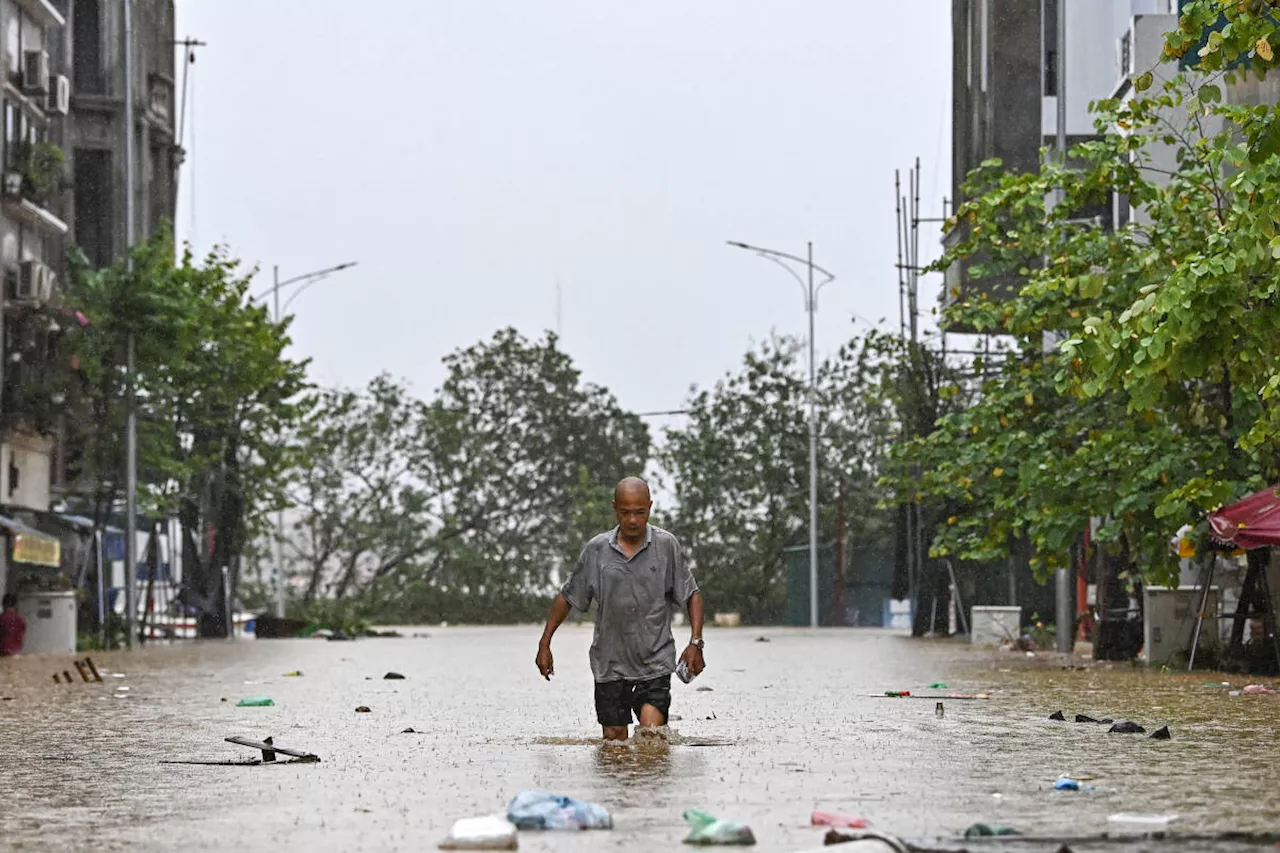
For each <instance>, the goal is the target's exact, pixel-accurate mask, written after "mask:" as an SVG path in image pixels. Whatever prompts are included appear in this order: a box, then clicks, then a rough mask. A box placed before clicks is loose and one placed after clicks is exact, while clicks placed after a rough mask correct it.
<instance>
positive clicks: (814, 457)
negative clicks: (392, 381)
mask: <svg viewBox="0 0 1280 853" xmlns="http://www.w3.org/2000/svg"><path fill="white" fill-rule="evenodd" d="M726 242H728V244H729V245H730V246H733V247H734V248H735V249H746V250H747V251H748V252H754V253H755V254H756V255H758V256H759V257H762V258H764V259H765V260H767V261H772V262H773V263H775V264H777V265H778V266H780V267H782V268H783V269H784V270H786V271H787V273H788V274H789V275H790V276H791V277H792V278H794V279H795V280H796V282H797V283H798V284H799V285H800V289H801V291H803V292H804V307H805V310H806V311H808V312H809V626H810V627H811V628H817V627H818V367H817V361H816V360H815V357H814V336H813V315H814V314H815V313H817V311H818V291H820V290H822V288H824V287H826V286H827V285H828V284H830V283H831V282H833V281H835V278H836V277H835V275H834V274H833V273H830V272H828V271H827V270H824V269H823V268H822V267H820V266H818V265H817V264H815V263H814V262H813V241H809V254H808V257H807V258H801V257H797V256H796V255H789V254H787V253H786V252H778V251H774V250H773V249H762V248H760V247H759V246H751V245H749V244H747V243H738V242H735V241H733V240H728V241H726ZM792 264H803V265H804V266H805V267H806V268H807V269H808V271H809V278H808V283H807V284H806V282H805V280H804V279H802V278H801V277H800V274H799V273H797V272H796V270H795V268H794V267H793V266H792ZM815 270H816V271H817V272H820V273H822V274H823V275H824V276H826V278H825V279H823V280H822V281H821V282H819V283H818V286H817V287H814V285H813V273H814V271H815Z"/></svg>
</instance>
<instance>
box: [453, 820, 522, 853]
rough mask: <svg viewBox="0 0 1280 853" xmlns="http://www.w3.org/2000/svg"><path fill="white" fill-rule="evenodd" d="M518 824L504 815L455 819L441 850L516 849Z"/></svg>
mask: <svg viewBox="0 0 1280 853" xmlns="http://www.w3.org/2000/svg"><path fill="white" fill-rule="evenodd" d="M518 845H519V840H518V836H517V835H516V826H515V824H513V823H512V822H511V821H509V820H507V819H506V818H505V817H503V816H502V815H488V816H486V817H468V818H463V819H462V820H459V821H455V822H454V824H453V829H451V830H449V837H448V838H446V839H445V840H444V841H441V842H440V849H441V850H515V849H516V847H517V846H518Z"/></svg>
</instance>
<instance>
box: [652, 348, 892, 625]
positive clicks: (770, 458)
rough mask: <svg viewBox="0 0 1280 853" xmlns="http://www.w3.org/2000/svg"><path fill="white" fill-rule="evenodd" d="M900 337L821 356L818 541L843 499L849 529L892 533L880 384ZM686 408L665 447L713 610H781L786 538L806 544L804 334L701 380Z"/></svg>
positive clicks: (864, 534) (875, 536)
mask: <svg viewBox="0 0 1280 853" xmlns="http://www.w3.org/2000/svg"><path fill="white" fill-rule="evenodd" d="M890 343H891V339H888V338H886V337H883V336H880V335H877V334H872V335H869V336H867V337H866V338H862V339H857V340H855V341H853V342H851V343H850V344H849V345H847V346H845V347H844V348H842V350H841V351H840V352H839V353H838V354H837V355H836V356H835V357H834V358H832V359H831V360H830V361H828V362H827V363H824V364H822V365H821V366H820V368H819V371H818V375H819V386H818V394H817V397H816V400H817V405H818V411H819V418H818V423H819V424H820V429H819V506H820V514H819V515H820V518H819V521H820V536H819V538H820V541H822V542H829V541H831V539H832V537H833V535H834V532H835V515H836V507H837V504H838V503H839V500H840V498H841V496H842V495H843V497H844V499H845V506H846V512H845V516H846V524H847V533H848V537H849V539H850V540H851V541H854V542H873V541H885V540H887V539H888V538H889V537H888V536H887V535H886V526H887V523H886V519H885V517H884V514H883V513H881V512H879V511H877V510H876V505H877V503H878V502H879V493H878V492H877V490H876V486H875V483H876V481H877V479H878V478H879V476H880V474H881V466H882V464H883V460H884V457H885V455H886V452H887V447H888V443H889V440H890V438H891V436H892V434H893V431H894V426H893V417H894V414H893V409H892V406H891V405H890V403H889V400H888V396H887V393H886V389H885V388H884V386H883V384H882V381H881V380H882V378H883V372H882V368H883V358H884V355H885V347H886V346H887V345H889V344H890ZM689 410H690V414H689V420H688V422H687V423H686V424H685V425H684V426H683V427H681V428H679V429H674V430H671V431H669V432H668V434H667V441H666V444H665V446H664V448H663V451H662V453H661V459H662V464H663V468H664V470H665V471H666V472H667V473H668V475H669V476H670V477H671V480H672V483H673V486H674V490H675V495H676V504H677V506H676V510H675V513H674V517H675V528H676V531H677V532H678V533H679V535H680V536H681V538H682V541H684V542H685V544H686V545H687V546H688V547H689V548H690V550H691V551H692V553H693V555H694V557H695V560H696V570H697V573H698V579H699V583H700V584H702V585H703V586H704V587H705V589H706V594H707V597H708V601H709V606H710V607H711V609H712V610H713V611H736V612H739V613H741V614H742V617H743V619H745V620H747V621H750V622H776V621H779V620H780V619H781V618H782V615H783V611H784V608H785V603H786V574H785V566H784V563H783V549H784V548H787V547H794V546H805V545H807V544H808V519H809V503H808V499H809V437H808V430H809V418H808V382H807V380H806V378H805V377H804V371H803V369H802V364H801V357H800V346H799V345H798V343H797V342H795V341H794V340H790V339H780V340H773V341H769V342H767V343H765V344H763V345H762V346H760V347H759V348H758V349H756V350H753V351H751V352H749V353H747V356H746V359H745V363H744V365H743V368H742V369H741V371H739V372H737V373H731V374H729V375H727V376H726V377H725V378H724V379H722V380H720V381H719V382H718V383H717V384H716V385H715V387H714V388H711V389H709V390H703V391H695V393H694V395H693V397H692V398H691V400H690V402H689Z"/></svg>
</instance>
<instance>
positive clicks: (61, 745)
mask: <svg viewBox="0 0 1280 853" xmlns="http://www.w3.org/2000/svg"><path fill="white" fill-rule="evenodd" d="M415 631H416V632H419V633H426V634H429V636H419V637H414V636H413V633H414V632H415ZM538 634H539V629H538V628H536V627H525V628H448V629H436V628H427V629H407V631H406V636H405V637H404V638H403V639H362V640H358V641H355V642H325V641H323V640H275V641H268V640H264V641H254V640H240V641H233V642H212V643H201V644H180V645H174V646H153V647H148V648H146V649H144V650H141V651H138V652H135V653H133V654H131V655H129V654H110V655H107V654H101V653H99V654H96V655H93V657H94V660H95V662H96V663H98V665H99V666H100V667H101V668H105V669H111V670H118V671H119V672H121V673H123V677H112V676H108V677H107V678H106V681H105V683H103V684H83V683H80V682H79V681H78V679H77V683H75V684H70V685H67V684H59V685H55V684H54V683H53V680H52V677H51V674H52V672H53V671H54V670H61V669H63V668H67V669H71V667H70V666H69V664H70V661H71V658H70V657H65V658H63V657H53V658H50V657H26V658H20V659H17V660H0V697H2V698H3V699H4V700H5V701H0V847H2V848H5V849H19V850H79V849H94V850H126V849H128V850H179V849H181V850H187V851H190V850H234V851H256V850H272V851H276V850H307V851H327V850H343V851H355V850H369V851H374V850H377V851H391V850H405V851H410V850H412V851H422V850H431V849H434V848H435V846H436V844H437V843H438V842H439V841H440V840H441V839H442V838H443V837H444V836H445V835H446V833H447V832H448V829H449V827H450V825H451V824H452V822H453V821H454V820H455V819H457V818H461V817H469V816H476V815H480V814H485V813H491V812H495V811H500V810H502V809H503V807H504V805H505V804H506V803H507V801H509V800H510V799H511V798H512V797H513V796H514V795H515V794H516V793H518V792H520V791H521V790H524V789H527V788H542V789H549V790H553V791H556V792H561V793H565V794H569V795H572V796H577V797H582V798H586V799H590V800H594V801H597V802H600V803H602V804H603V805H605V806H606V807H607V808H608V809H610V810H611V811H612V812H613V815H614V820H615V829H614V830H613V831H612V832H582V833H567V834H565V833H543V834H536V833H523V834H522V836H521V841H520V845H521V849H522V850H535V851H536V850H546V851H552V850H554V851H567V853H575V852H576V851H596V850H608V851H640V850H673V849H679V841H680V839H681V838H682V837H683V835H684V833H685V827H684V825H683V823H682V821H681V817H680V815H681V812H682V811H683V810H684V809H688V808H698V809H702V810H704V811H707V812H710V813H711V814H714V815H717V816H722V817H729V818H735V819H739V820H743V821H746V822H748V823H749V824H750V825H751V826H752V828H753V829H754V831H755V834H756V837H757V839H758V841H759V845H758V847H757V849H760V850H762V851H774V850H777V851H796V850H802V849H805V848H812V847H816V846H820V845H821V843H822V831H821V830H817V829H813V828H810V827H808V826H807V823H808V818H809V813H810V812H811V811H812V810H814V809H823V810H829V811H841V812H845V813H849V814H855V815H861V816H863V817H865V818H867V819H868V820H870V821H871V822H872V825H873V826H874V827H876V828H878V829H880V830H883V831H886V832H890V833H893V834H896V835H899V836H905V837H925V836H955V835H957V834H959V833H962V832H963V831H964V829H965V828H966V827H967V826H969V825H970V824H972V823H975V822H978V821H982V822H987V823H1000V824H1006V825H1010V826H1014V827H1017V828H1019V829H1021V830H1023V831H1024V832H1027V833H1034V834H1035V835H1038V836H1049V835H1060V836H1081V835H1097V834H1100V833H1102V832H1105V831H1106V823H1107V816H1108V815H1109V814H1112V813H1116V812H1146V813H1152V812H1162V813H1163V812H1176V813H1178V814H1180V815H1181V820H1180V822H1179V824H1178V825H1177V826H1178V827H1179V828H1180V829H1181V830H1182V831H1189V832H1217V831H1228V830H1248V831H1260V832H1265V831H1271V830H1275V829H1277V828H1280V794H1277V793H1276V792H1277V791H1278V790H1280V762H1278V761H1277V760H1276V743H1277V738H1276V736H1277V734H1278V733H1280V732H1278V729H1280V695H1273V696H1266V695H1262V696H1239V697H1230V696H1228V695H1227V688H1225V687H1221V686H1218V687H1209V686H1205V682H1206V681H1210V680H1214V679H1213V678H1212V677H1211V676H1208V675H1205V674H1203V673H1197V674H1195V675H1193V676H1186V675H1177V676H1171V675H1161V674H1159V673H1148V672H1145V671H1141V670H1137V669H1134V668H1132V667H1130V666H1128V665H1116V666H1114V667H1112V668H1106V667H1102V666H1099V667H1096V668H1086V669H1065V668H1064V667H1063V666H1062V665H1060V664H1057V665H1055V664H1050V663H1047V662H1044V661H1036V662H1029V661H1027V660H1026V659H1025V658H1024V657H1023V656H1021V655H1019V654H1015V653H1003V654H1001V653H996V652H992V651H977V650H972V649H970V648H969V647H967V646H964V645H961V644H958V643H953V642H929V641H920V640H910V639H908V638H905V637H902V636H900V635H896V634H892V633H889V632H885V631H877V630H865V629H864V630H828V631H821V632H817V633H811V632H809V631H804V630H781V629H770V630H760V629H745V628H744V629H734V630H728V629H709V630H708V633H707V651H706V656H707V660H708V665H709V668H708V670H707V671H706V672H705V673H704V674H703V675H702V676H701V677H699V678H698V679H697V680H695V681H694V682H693V683H692V684H691V685H683V684H681V683H679V682H678V681H677V682H675V683H674V684H673V688H672V690H673V694H674V700H673V706H672V713H673V714H674V715H679V716H680V717H681V719H679V720H675V721H673V722H672V724H671V725H672V728H674V729H675V730H676V731H677V732H679V733H680V735H681V736H682V737H683V738H685V739H687V740H688V741H689V742H687V743H683V744H677V745H673V746H670V747H669V748H665V749H661V748H659V749H653V748H646V749H643V750H638V749H627V748H617V747H603V746H601V745H600V744H599V742H598V741H595V740H594V737H595V736H596V735H598V733H599V729H598V728H597V727H596V724H595V719H594V712H593V708H592V701H591V681H590V674H589V671H588V667H587V646H588V643H589V641H590V627H589V626H573V625H566V626H565V627H564V628H562V629H561V631H560V633H559V635H558V636H557V637H556V642H555V646H554V649H555V654H556V667H557V672H558V675H557V676H556V677H555V679H554V680H553V681H552V682H551V683H549V684H548V683H546V682H544V681H543V680H542V679H541V678H539V677H538V674H537V671H536V669H535V668H534V664H533V658H534V653H535V651H536V643H537V638H538ZM759 636H764V637H767V638H768V639H769V640H770V642H757V641H756V638H757V637H759ZM294 670H301V672H302V676H301V677H284V673H286V672H291V671H294ZM72 671H73V673H74V670H72ZM387 671H395V672H399V673H403V674H404V675H405V676H406V679H405V680H403V681H388V680H384V679H383V678H382V676H383V675H384V674H385V673H386V672H387ZM1217 680H1219V681H1221V680H1230V681H1232V685H1233V686H1234V687H1237V688H1238V687H1239V686H1241V685H1242V684H1244V683H1246V682H1245V681H1244V680H1242V679H1241V678H1240V677H1238V676H1236V677H1234V678H1233V677H1228V676H1223V677H1220V678H1218V679H1217ZM939 681H942V682H946V684H947V685H948V687H947V690H945V691H942V690H929V689H927V686H928V685H929V684H930V683H931V682H939ZM124 688H128V689H127V690H126V689H124ZM708 688H709V689H708ZM886 690H910V691H912V692H913V693H921V694H929V693H936V692H948V693H987V694H989V695H990V696H991V698H990V699H989V700H977V701H962V700H944V708H945V714H944V716H942V717H941V718H939V717H938V716H936V713H935V707H934V706H935V703H934V701H931V700H926V699H917V698H911V699H894V698H883V697H882V696H873V695H871V694H883V692H884V691H886ZM259 695H265V696H270V697H271V698H272V699H274V701H275V706H274V707H270V708H237V707H235V703H236V701H237V700H238V699H241V698H243V697H249V696H259ZM224 698H225V699H226V700H227V701H225V702H224V701H223V699H224ZM359 705H366V706H368V707H369V708H370V709H371V712H370V713H356V712H355V708H356V707H357V706H359ZM1058 709H1062V710H1063V711H1064V712H1065V713H1066V715H1067V717H1068V719H1070V718H1071V717H1073V716H1074V715H1075V714H1076V713H1085V714H1089V715H1091V716H1094V717H1102V716H1108V717H1115V718H1117V719H1122V718H1129V719H1134V720H1137V721H1139V722H1141V723H1143V724H1144V725H1146V726H1147V727H1148V729H1149V730H1154V729H1155V728H1157V727H1159V726H1160V725H1165V724H1167V725H1169V726H1170V728H1171V729H1172V732H1173V740H1171V741H1167V742H1160V741H1153V740H1150V739H1148V738H1145V737H1142V736H1138V735H1112V734H1107V733H1106V727H1105V726H1104V727H1097V726H1091V725H1085V724H1076V723H1071V722H1068V723H1053V722H1050V721H1048V720H1047V717H1048V715H1049V714H1050V713H1051V712H1052V711H1055V710H1058ZM407 727H412V728H414V729H416V730H418V732H420V734H402V733H401V731H402V730H403V729H405V728H407ZM232 735H241V736H247V737H252V738H261V737H265V736H268V735H273V736H274V737H275V740H276V743H277V744H278V745H282V746H290V747H296V748H301V749H305V750H310V751H312V752H315V753H317V754H319V755H320V756H321V757H322V759H323V760H322V762H321V763H319V764H295V765H266V766H256V767H252V766H251V767H206V766H186V765H172V764H161V763H160V762H161V761H162V760H166V759H182V758H196V759H200V758H204V759H235V758H249V757H252V756H253V755H254V754H253V753H252V752H250V751H249V750H246V749H243V748H241V747H237V746H233V745H231V744H227V743H225V742H224V741H223V738H225V737H227V736H232ZM1063 773H1067V774H1070V775H1072V776H1074V777H1076V778H1078V779H1082V780H1086V781H1088V782H1090V783H1091V784H1093V785H1095V786H1096V788H1097V790H1096V791H1094V792H1091V793H1083V792H1059V791H1055V790H1053V783H1054V781H1055V780H1056V779H1057V777H1058V776H1059V775H1060V774H1063ZM1044 849H1048V850H1052V849H1054V847H1047V848H1044ZM1077 849H1079V848H1077Z"/></svg>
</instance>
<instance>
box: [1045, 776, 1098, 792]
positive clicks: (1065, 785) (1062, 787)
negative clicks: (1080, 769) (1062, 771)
mask: <svg viewBox="0 0 1280 853" xmlns="http://www.w3.org/2000/svg"><path fill="white" fill-rule="evenodd" d="M1053 788H1054V790H1055V791H1092V790H1093V786H1092V785H1086V784H1085V783H1084V782H1080V781H1078V780H1076V779H1072V778H1070V777H1069V776H1059V777H1058V781H1057V782H1054V783H1053Z"/></svg>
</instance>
